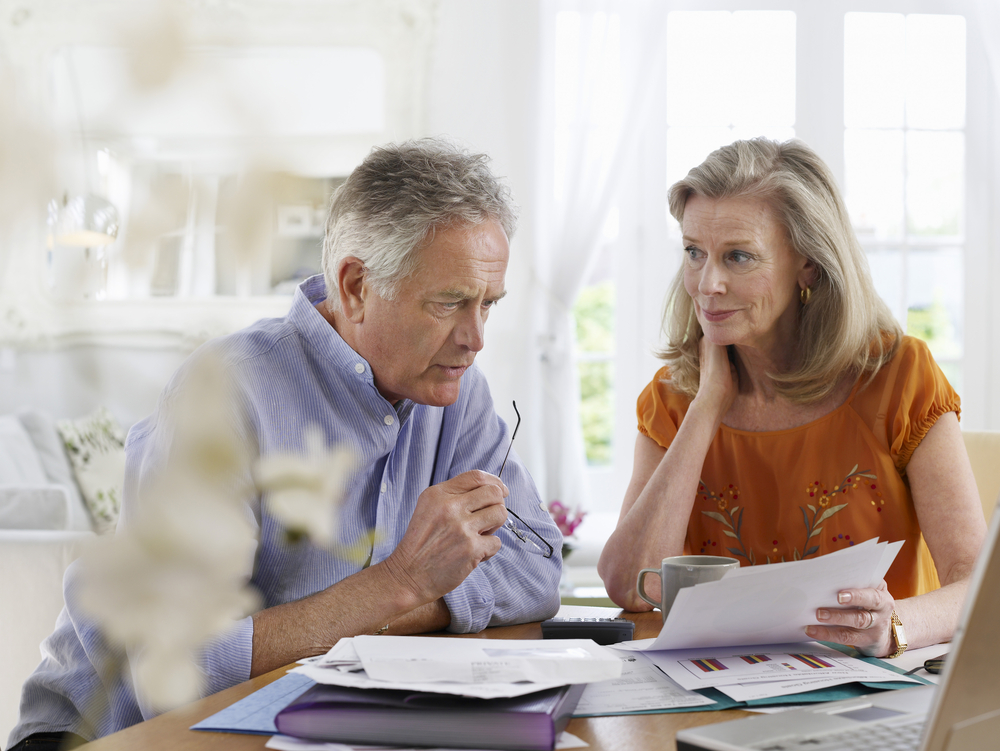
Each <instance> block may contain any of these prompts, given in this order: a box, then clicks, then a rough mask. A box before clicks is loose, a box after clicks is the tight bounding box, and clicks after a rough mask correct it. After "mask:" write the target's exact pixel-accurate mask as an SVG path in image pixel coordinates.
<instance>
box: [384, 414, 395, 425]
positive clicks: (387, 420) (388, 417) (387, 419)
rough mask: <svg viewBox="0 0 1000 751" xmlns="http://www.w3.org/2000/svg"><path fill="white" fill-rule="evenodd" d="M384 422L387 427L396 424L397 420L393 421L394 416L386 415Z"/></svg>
mask: <svg viewBox="0 0 1000 751" xmlns="http://www.w3.org/2000/svg"><path fill="white" fill-rule="evenodd" d="M384 422H385V424H386V425H392V424H393V423H394V422H395V420H393V418H392V415H386V416H385V418H384Z"/></svg>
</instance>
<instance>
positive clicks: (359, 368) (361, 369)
mask: <svg viewBox="0 0 1000 751" xmlns="http://www.w3.org/2000/svg"><path fill="white" fill-rule="evenodd" d="M354 372H355V373H364V372H365V366H364V365H362V364H361V363H359V362H356V363H354Z"/></svg>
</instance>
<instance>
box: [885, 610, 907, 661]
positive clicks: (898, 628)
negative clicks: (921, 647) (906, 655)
mask: <svg viewBox="0 0 1000 751" xmlns="http://www.w3.org/2000/svg"><path fill="white" fill-rule="evenodd" d="M889 628H890V630H891V631H892V639H893V641H895V642H896V651H895V652H893V653H892V654H891V655H889V659H892V658H893V657H899V656H900V655H901V654H903V652H905V651H906V632H905V631H903V622H902V621H901V620H899V616H898V615H896V611H895V610H893V611H892V620H891V621H890V622H889Z"/></svg>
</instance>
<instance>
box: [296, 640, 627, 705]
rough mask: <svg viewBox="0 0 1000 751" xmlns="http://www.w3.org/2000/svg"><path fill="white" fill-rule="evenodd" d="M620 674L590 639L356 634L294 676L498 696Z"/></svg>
mask: <svg viewBox="0 0 1000 751" xmlns="http://www.w3.org/2000/svg"><path fill="white" fill-rule="evenodd" d="M621 670H622V663H621V659H620V657H619V656H618V655H616V654H615V653H614V652H612V651H610V650H609V649H608V648H607V647H602V646H600V645H598V644H595V643H594V642H593V641H591V640H590V639H558V640H549V641H538V640H534V639H533V640H510V639H462V638H447V637H441V638H438V637H429V636H356V637H354V638H352V639H341V640H340V641H339V642H337V645H336V646H335V647H334V648H333V649H331V650H330V651H329V652H327V654H325V655H323V656H322V657H320V658H318V659H316V660H311V661H309V662H308V663H306V664H304V665H301V666H299V667H297V668H295V670H294V671H292V672H295V673H301V674H303V675H306V676H308V677H309V678H311V679H312V680H314V681H316V682H317V683H325V684H330V685H336V686H349V687H354V688H391V689H403V690H406V691H427V692H431V693H442V694H455V695H458V696H472V697H477V698H480V699H497V698H507V697H514V696H524V695H525V694H530V693H532V692H534V691H542V690H543V689H547V688H554V687H556V686H565V685H568V684H575V683H590V682H593V681H603V680H607V679H610V678H617V677H619V676H620V675H621Z"/></svg>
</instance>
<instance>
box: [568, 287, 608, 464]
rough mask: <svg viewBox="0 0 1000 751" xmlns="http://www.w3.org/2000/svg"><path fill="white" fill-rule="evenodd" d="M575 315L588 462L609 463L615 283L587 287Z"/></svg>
mask: <svg viewBox="0 0 1000 751" xmlns="http://www.w3.org/2000/svg"><path fill="white" fill-rule="evenodd" d="M573 315H574V317H575V319H576V349H577V355H578V364H577V373H578V374H579V378H580V423H581V427H582V429H583V440H584V446H585V449H586V453H587V463H588V464H589V465H591V466H602V465H609V464H611V462H612V450H613V447H612V440H611V439H612V435H613V432H614V362H613V357H614V351H615V347H614V330H615V287H614V284H613V283H612V282H610V281H607V282H603V283H601V284H596V285H593V286H590V287H585V288H584V289H583V291H582V292H581V293H580V296H579V297H578V298H577V301H576V305H574V307H573Z"/></svg>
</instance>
